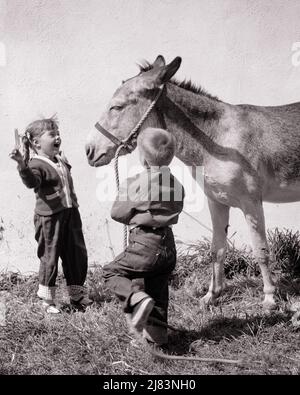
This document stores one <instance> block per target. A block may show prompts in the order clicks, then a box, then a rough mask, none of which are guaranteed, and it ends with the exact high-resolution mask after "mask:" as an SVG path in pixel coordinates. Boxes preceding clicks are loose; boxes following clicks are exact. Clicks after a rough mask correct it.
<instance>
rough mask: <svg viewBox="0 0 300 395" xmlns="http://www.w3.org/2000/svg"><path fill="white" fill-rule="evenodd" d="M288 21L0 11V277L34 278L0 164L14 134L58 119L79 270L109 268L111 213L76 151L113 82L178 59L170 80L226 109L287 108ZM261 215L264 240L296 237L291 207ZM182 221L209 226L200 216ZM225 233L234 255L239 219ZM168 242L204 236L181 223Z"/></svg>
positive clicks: (235, 1)
mask: <svg viewBox="0 0 300 395" xmlns="http://www.w3.org/2000/svg"><path fill="white" fill-rule="evenodd" d="M299 18H300V2H299V1H298V0H275V1H274V0H210V1H207V0H152V1H148V0H26V1H24V0H0V43H2V45H1V46H0V51H1V48H2V49H3V46H4V47H5V50H6V65H5V63H4V62H3V50H2V55H1V54H0V58H1V56H2V61H1V62H0V117H1V129H2V130H1V138H2V144H1V147H0V167H1V174H0V217H2V218H3V221H4V226H5V227H6V230H5V232H4V236H5V237H4V240H2V242H0V248H1V249H0V269H1V268H8V269H19V270H22V271H31V270H36V269H37V259H36V258H35V249H36V245H35V241H34V238H33V224H32V217H33V207H34V195H33V192H32V191H30V190H27V189H26V188H25V187H24V186H23V184H22V183H21V181H20V179H19V177H18V174H17V172H16V165H15V163H14V162H13V161H11V160H10V159H9V158H8V153H9V151H10V150H11V148H12V147H13V142H14V140H13V130H14V128H15V127H18V128H19V130H20V131H22V130H24V128H25V127H26V125H27V124H28V123H29V122H31V121H32V120H34V119H37V118H39V117H41V116H46V117H48V116H51V115H53V114H54V113H57V114H58V117H59V119H60V129H61V133H62V137H63V148H64V150H65V152H66V154H67V156H68V157H69V160H70V162H71V163H72V164H73V178H74V182H75V187H76V190H77V194H78V197H79V201H80V204H81V207H80V209H81V213H82V218H83V223H84V230H85V235H86V241H87V245H88V250H89V256H90V263H91V264H92V263H93V262H96V263H103V262H105V261H107V260H109V259H111V255H110V250H109V246H108V238H107V233H106V231H105V228H104V224H105V220H106V218H107V219H108V220H109V227H110V232H111V234H112V239H113V244H114V248H115V251H116V252H118V251H119V250H120V249H121V248H122V226H121V225H119V224H116V223H114V222H112V221H111V219H110V216H109V211H110V206H111V202H110V201H107V202H101V203H100V202H99V201H98V200H97V199H96V188H97V186H98V183H99V180H97V178H96V177H97V174H98V176H101V170H96V169H93V168H91V167H89V166H88V164H87V161H86V158H85V153H84V142H85V138H86V134H87V133H88V131H89V130H90V128H92V127H93V125H94V123H95V121H96V120H97V119H98V118H99V115H100V114H101V111H102V109H103V107H104V106H105V104H106V103H107V101H108V99H109V98H110V97H111V95H112V93H113V92H114V90H115V89H116V88H117V86H118V85H119V83H120V82H121V80H122V79H126V78H129V77H131V76H133V75H135V74H136V73H137V68H136V65H135V62H136V61H138V60H140V59H141V58H146V59H148V60H149V61H153V60H154V59H155V58H156V56H157V55H158V54H162V55H164V56H165V58H166V60H167V61H168V62H169V61H171V60H172V59H173V58H174V57H175V56H181V57H182V58H183V62H182V66H181V68H180V69H179V71H178V73H177V75H176V77H177V78H179V79H183V78H187V79H189V78H191V79H192V81H193V82H195V83H198V84H201V85H202V86H204V87H205V88H206V89H207V90H208V91H209V92H210V93H212V94H216V95H218V96H219V98H221V99H222V100H224V101H227V102H230V103H252V104H261V105H277V104H285V103H289V102H293V101H299V100H300V66H298V67H297V66H296V65H295V64H294V65H293V63H292V54H293V52H292V45H293V43H295V42H300V23H299ZM122 160H124V159H123V158H122ZM128 160H129V163H131V164H132V163H135V157H134V156H133V158H129V159H128ZM174 165H178V162H177V161H175V162H174ZM99 172H100V173H99ZM112 182H114V181H113V180H112ZM265 206H266V222H267V226H268V227H269V228H273V227H275V226H279V227H281V228H282V227H289V228H293V229H298V227H299V223H300V221H299V220H300V214H299V213H300V210H299V204H298V203H297V204H289V205H284V206H279V205H271V204H267V205H265ZM192 215H194V216H195V217H196V218H197V219H198V220H200V221H201V222H203V223H204V224H205V225H206V226H208V227H210V226H211V224H210V219H209V214H208V210H207V206H206V205H205V206H204V207H203V208H202V209H201V210H198V211H197V212H194V213H192ZM230 224H231V228H230V234H232V233H233V232H235V231H237V234H236V236H235V237H234V240H235V241H236V243H238V244H240V243H243V242H247V233H246V231H245V226H244V220H243V218H242V214H241V213H240V212H238V211H235V210H233V213H232V217H231V221H230ZM175 234H176V236H177V237H178V239H180V240H182V241H185V242H188V241H195V240H197V239H199V238H201V236H202V235H209V232H208V231H206V230H205V229H204V227H202V226H200V225H199V224H197V223H196V222H195V221H194V220H192V219H191V218H189V217H188V216H186V215H185V214H182V216H181V219H180V223H179V225H178V226H176V227H175Z"/></svg>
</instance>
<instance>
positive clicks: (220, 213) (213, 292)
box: [201, 198, 229, 305]
mask: <svg viewBox="0 0 300 395" xmlns="http://www.w3.org/2000/svg"><path fill="white" fill-rule="evenodd" d="M208 207H209V210H210V215H211V220H212V225H213V236H212V243H211V259H212V275H211V282H210V286H209V289H208V292H207V294H206V295H205V296H204V297H203V298H202V300H201V301H202V303H203V304H205V305H208V304H212V303H214V302H215V300H216V299H217V298H218V297H219V296H220V295H221V293H222V291H223V289H224V287H225V285H224V259H225V254H226V247H227V241H226V239H227V227H228V220H229V207H228V206H225V205H224V204H221V203H218V202H216V201H213V200H211V199H209V198H208Z"/></svg>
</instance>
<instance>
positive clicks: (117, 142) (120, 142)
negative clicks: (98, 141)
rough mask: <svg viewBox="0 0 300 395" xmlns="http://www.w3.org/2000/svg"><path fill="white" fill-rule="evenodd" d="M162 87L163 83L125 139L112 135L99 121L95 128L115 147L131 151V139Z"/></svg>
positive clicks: (151, 107)
mask: <svg viewBox="0 0 300 395" xmlns="http://www.w3.org/2000/svg"><path fill="white" fill-rule="evenodd" d="M163 88H164V85H162V86H161V87H160V88H159V91H158V93H157V95H156V96H155V99H154V100H153V101H152V103H151V104H150V106H149V107H148V109H147V111H146V112H145V114H144V115H143V116H142V118H141V119H140V121H139V122H138V123H137V124H136V126H135V127H134V128H133V129H132V131H131V132H130V133H129V136H128V137H127V138H126V139H124V140H120V139H118V138H117V137H116V136H114V135H113V134H111V133H110V132H109V131H108V130H106V129H105V128H104V127H103V126H102V125H100V123H99V122H97V123H96V124H95V128H96V129H97V130H98V131H99V132H100V133H102V134H103V135H104V136H105V137H107V138H108V139H109V140H110V141H112V142H113V143H114V144H115V145H116V146H117V147H123V148H125V149H127V150H128V151H129V152H131V151H132V150H133V147H132V144H131V140H132V139H133V138H134V137H136V136H137V135H138V133H139V131H140V128H141V126H142V125H143V123H144V122H145V120H146V118H147V117H148V115H149V114H150V112H151V111H152V109H153V108H154V106H155V105H156V103H157V101H158V99H159V97H160V95H161V93H162V91H163Z"/></svg>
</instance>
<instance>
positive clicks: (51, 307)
mask: <svg viewBox="0 0 300 395" xmlns="http://www.w3.org/2000/svg"><path fill="white" fill-rule="evenodd" d="M42 306H43V308H44V310H45V312H46V313H48V314H59V313H60V312H61V311H60V310H59V309H58V308H57V307H56V306H55V304H54V303H53V302H52V301H49V300H42Z"/></svg>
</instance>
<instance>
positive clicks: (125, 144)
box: [95, 85, 165, 249]
mask: <svg viewBox="0 0 300 395" xmlns="http://www.w3.org/2000/svg"><path fill="white" fill-rule="evenodd" d="M163 89H164V85H162V86H161V87H160V88H159V91H158V93H157V95H156V96H155V98H154V100H153V101H152V103H151V104H150V106H149V107H148V109H147V111H146V112H145V114H144V115H143V116H142V118H141V119H140V121H139V122H138V123H137V124H136V126H135V127H134V128H133V129H132V131H131V132H130V133H129V136H128V137H127V138H126V139H125V140H120V139H118V138H117V137H116V136H114V135H113V134H111V133H110V132H109V131H108V130H106V129H105V128H104V127H103V126H101V125H100V123H99V122H97V123H96V124H95V128H96V129H97V130H98V131H99V132H100V133H102V134H103V135H104V136H105V137H107V138H108V139H109V140H110V141H112V142H113V143H114V144H115V145H116V146H117V151H116V153H115V158H114V159H115V161H114V162H115V163H114V169H115V178H116V185H117V190H118V192H119V186H120V181H119V169H118V159H119V155H120V152H121V150H122V148H125V149H126V150H127V151H128V152H131V151H132V150H133V146H132V144H131V140H132V139H133V138H134V137H136V136H137V135H138V133H139V131H140V128H141V126H142V125H143V123H144V122H145V120H146V118H147V117H148V115H149V114H150V112H151V111H152V109H153V108H154V106H155V105H156V103H157V101H158V99H159V97H160V95H161V93H162V91H163ZM158 115H159V117H160V118H161V120H162V121H163V126H164V127H165V122H164V118H163V115H162V114H160V113H159V114H158ZM127 240H128V229H127V225H124V239H123V245H124V249H125V248H126V246H127Z"/></svg>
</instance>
